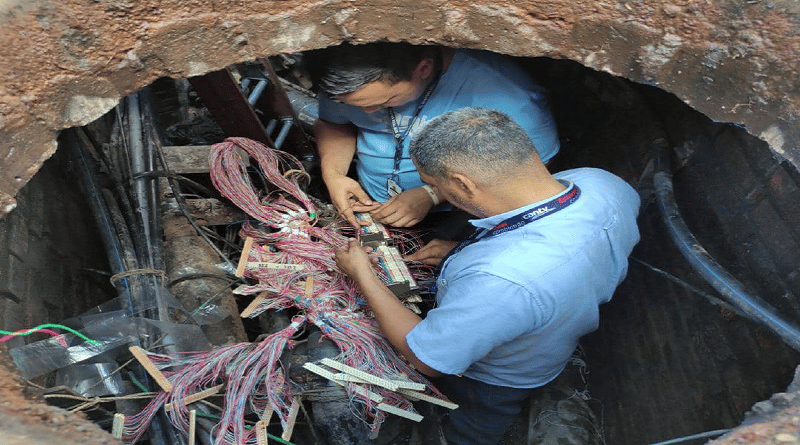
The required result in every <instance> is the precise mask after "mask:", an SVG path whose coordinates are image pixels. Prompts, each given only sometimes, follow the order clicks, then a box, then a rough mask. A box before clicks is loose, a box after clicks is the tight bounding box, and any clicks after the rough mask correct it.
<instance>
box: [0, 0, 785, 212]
mask: <svg viewBox="0 0 800 445" xmlns="http://www.w3.org/2000/svg"><path fill="white" fill-rule="evenodd" d="M761 3H764V4H763V5H762V4H758V5H755V4H753V5H750V4H748V5H745V6H741V7H739V9H737V10H736V11H733V12H731V11H728V10H726V9H725V8H724V5H721V4H714V3H708V4H705V5H703V6H698V5H683V6H680V5H673V4H671V3H670V4H667V3H666V2H660V1H655V0H649V1H648V0H645V1H643V2H638V3H635V4H629V3H620V4H617V5H605V6H602V5H593V4H583V3H580V2H578V3H576V2H571V1H562V2H556V3H553V4H551V5H549V6H548V10H547V11H537V10H535V9H536V8H537V6H535V5H525V4H516V3H515V4H511V3H504V2H495V3H486V2H479V3H473V4H468V5H463V4H450V3H448V2H440V3H436V4H429V5H426V6H420V5H414V6H415V7H413V8H412V7H411V6H409V7H405V6H403V5H396V4H395V5H393V6H392V8H391V9H389V10H387V9H386V8H385V7H384V5H376V4H368V3H363V4H362V2H359V1H358V0H355V1H351V2H342V1H340V0H322V1H318V2H307V1H299V2H291V3H290V2H287V3H282V4H280V5H272V6H259V7H257V8H250V7H248V8H246V9H243V8H241V6H237V5H234V4H231V5H228V7H227V9H224V10H220V7H219V6H218V5H210V6H211V7H209V8H205V9H200V8H199V7H198V8H196V9H186V8H184V9H180V8H178V7H177V6H174V5H173V6H166V5H165V6H164V7H165V8H167V9H169V8H178V9H177V10H176V11H172V12H175V14H171V13H170V12H171V10H165V11H162V14H161V15H159V16H153V15H152V11H149V10H148V9H147V5H146V2H143V3H142V4H130V5H128V4H119V5H115V6H114V7H113V8H111V7H110V6H108V5H106V4H105V3H104V2H99V3H97V4H92V5H89V6H87V5H78V4H74V5H72V6H71V7H74V9H75V12H71V11H69V12H67V11H68V7H67V6H68V5H61V6H58V7H57V8H48V7H47V6H46V5H44V4H39V3H31V2H21V1H13V0H12V1H9V2H6V3H4V5H3V6H5V8H6V9H5V11H6V12H7V14H6V15H5V16H4V17H3V19H0V20H2V23H3V24H4V27H6V26H7V27H8V29H7V30H6V31H11V32H9V33H8V34H6V33H3V32H0V45H2V44H3V43H5V44H6V45H4V46H6V51H9V48H10V49H11V51H10V53H19V54H18V55H17V56H15V57H13V58H12V60H10V61H9V65H14V64H15V63H22V64H23V66H21V67H17V66H7V67H4V68H3V69H4V70H10V69H15V72H14V74H12V73H10V72H7V73H3V74H4V77H6V78H8V79H9V82H8V83H7V85H6V87H7V88H8V89H9V91H26V85H27V86H30V82H31V79H30V76H28V80H24V76H26V74H23V73H29V70H26V69H24V68H25V66H26V64H27V65H29V64H31V63H33V62H31V59H36V58H35V57H34V58H30V57H20V55H22V56H24V53H25V52H26V51H28V48H27V47H25V46H20V45H28V46H29V42H30V39H24V42H21V41H20V40H19V37H18V36H17V35H16V34H18V32H17V31H19V29H20V28H21V29H24V30H25V32H26V33H27V34H31V35H36V36H37V38H38V41H37V42H36V43H37V45H39V46H42V49H46V50H47V51H45V52H44V53H45V54H46V56H44V58H43V59H42V60H38V61H37V63H38V64H39V65H37V66H42V65H46V66H49V65H52V66H56V67H58V68H60V71H58V72H57V74H54V75H52V76H51V77H49V78H48V77H47V74H46V72H45V74H44V75H45V77H44V79H43V80H44V82H42V78H41V77H40V78H38V79H34V80H33V81H34V82H39V84H40V85H42V84H43V85H44V88H40V89H39V90H38V91H30V92H27V91H26V94H25V95H23V96H20V95H14V94H9V93H6V94H5V96H2V95H0V98H3V97H5V98H6V99H8V101H7V102H6V105H7V108H6V109H5V110H3V111H2V112H0V147H2V148H0V150H6V153H3V154H2V156H0V171H2V172H3V173H4V174H0V193H2V195H0V196H3V200H4V205H3V206H2V207H0V217H2V216H4V215H5V214H7V213H8V212H9V211H10V210H11V209H13V197H14V196H15V195H16V194H17V192H18V191H19V190H20V188H21V187H22V186H24V184H25V183H27V182H28V180H29V179H30V178H31V177H32V175H33V173H35V172H36V171H37V170H38V169H39V167H41V165H42V163H43V162H44V160H45V159H46V158H47V157H49V154H48V153H50V149H49V147H51V146H53V145H54V141H55V138H56V136H57V134H58V131H60V130H62V129H64V128H68V127H71V126H80V125H85V124H88V123H90V122H92V121H93V120H95V119H97V118H98V117H100V116H102V115H103V114H104V113H106V112H108V111H109V110H110V109H112V108H113V107H114V106H115V104H116V103H118V102H119V101H120V100H121V99H122V98H123V97H124V96H125V95H127V94H130V93H132V92H134V91H136V90H138V89H139V88H142V87H144V86H146V85H148V84H149V83H151V82H152V81H154V80H155V79H157V78H159V77H164V76H168V77H173V78H179V77H189V76H194V75H199V74H203V73H206V72H210V71H214V70H218V69H221V68H223V67H225V66H228V65H231V64H233V63H237V62H241V61H248V60H253V59H256V58H258V57H265V56H268V55H272V54H278V53H282V52H287V53H292V52H298V51H304V50H309V49H314V48H320V47H324V46H328V45H333V44H337V43H339V42H342V41H352V42H368V41H375V40H381V39H388V40H406V41H409V42H412V43H420V44H422V43H424V44H442V45H446V46H459V47H469V48H478V49H486V50H491V51H495V52H499V53H505V54H509V55H514V56H528V57H538V56H546V57H551V58H566V59H571V60H575V61H578V62H580V63H582V64H583V65H584V66H587V67H589V68H593V69H597V70H600V71H604V72H608V73H610V74H613V75H617V76H621V77H624V78H627V79H629V80H632V81H634V82H641V83H646V84H650V85H654V86H657V87H660V88H662V89H664V90H666V91H670V92H673V93H674V94H675V95H676V96H677V97H679V98H681V99H682V100H683V101H684V102H685V103H687V104H689V105H690V106H692V107H694V108H695V109H697V110H698V111H700V112H702V113H704V114H706V115H707V116H708V117H710V118H711V119H714V120H716V121H718V122H730V123H733V124H736V125H740V126H743V127H745V128H746V129H747V130H748V131H749V132H750V133H751V134H754V135H756V136H758V137H760V138H762V139H764V140H765V141H766V142H767V143H768V144H769V146H770V147H771V149H772V150H773V151H774V152H775V153H776V154H777V155H779V156H781V157H783V158H784V159H787V160H789V161H790V162H792V163H793V164H794V165H795V166H798V165H800V150H798V149H797V146H798V145H800V144H798V142H800V134H798V132H799V131H800V130H798V128H800V96H797V97H794V96H795V95H794V93H793V92H792V90H791V85H789V84H785V83H784V84H782V83H780V80H777V79H778V78H780V77H783V78H785V79H792V78H794V77H796V76H794V75H793V73H796V72H797V67H792V66H791V65H790V61H791V60H796V57H794V58H793V57H782V55H788V56H792V55H795V56H796V55H798V54H800V45H798V44H797V43H792V41H786V42H775V41H770V38H772V39H773V40H775V39H779V38H781V37H783V38H788V37H787V36H791V34H792V33H791V32H790V31H792V29H795V28H796V27H797V25H796V22H797V17H798V16H800V6H798V5H796V4H795V3H792V2H789V3H787V2H781V1H777V0H773V1H771V2H761ZM109 8H110V9H109ZM115 8H122V9H125V10H126V11H127V12H126V13H125V14H124V15H119V11H117V9H115ZM12 11H13V12H12ZM198 11H200V13H198ZM209 11H211V12H209ZM726 14H727V15H726ZM92 17H95V18H100V19H102V20H105V22H106V24H105V27H104V26H102V23H100V24H96V26H95V28H96V30H97V31H98V32H99V31H103V29H107V30H109V31H111V32H112V33H121V34H120V35H119V36H118V39H119V40H126V39H127V41H122V42H120V41H117V40H116V39H115V38H112V37H110V36H107V35H103V34H97V35H95V34H91V35H88V34H87V35H84V34H81V33H80V32H79V31H81V29H82V28H80V27H76V26H77V25H76V24H75V23H73V22H75V21H76V20H80V19H81V18H92ZM165 17H167V18H165ZM654 17H655V18H654ZM751 18H756V19H757V20H756V21H755V22H754V21H753V20H750V19H751ZM717 19H722V20H721V22H720V23H719V24H715V25H714V26H713V28H714V29H715V30H716V31H715V32H720V33H723V34H725V36H723V37H717V36H715V35H713V34H709V31H708V29H706V28H702V29H699V28H694V30H695V31H696V32H695V34H697V35H698V37H697V38H693V36H692V35H691V33H690V34H687V33H686V28H687V26H689V25H690V24H694V23H695V22H697V23H699V24H700V25H705V24H706V23H705V22H704V20H711V21H714V20H717ZM745 19H747V20H745ZM726 20H727V22H726ZM123 21H124V22H125V23H124V24H125V25H126V26H124V27H123V26H122V25H123V23H122V22H123ZM693 21H694V22H693ZM739 22H741V23H739ZM745 22H747V23H749V24H750V25H753V26H758V25H759V24H761V25H762V27H763V28H764V29H763V33H766V34H768V35H766V36H764V37H759V36H757V35H750V34H747V33H745V31H742V29H743V28H742V23H745ZM131 24H133V25H137V26H138V27H137V26H134V27H131V26H129V25H131ZM45 25H46V26H45ZM793 26H794V27H795V28H792V27H793ZM775 30H777V31H775ZM781 30H782V31H781ZM84 31H85V30H84ZM76 33H77V34H76ZM742 33H745V34H747V35H744V34H742ZM763 33H762V34H763ZM740 34H742V36H740ZM114 35H115V36H116V34H114ZM70 36H72V37H70ZM92 36H94V39H90V40H91V41H87V40H86V39H87V38H90V37H92ZM697 39H700V40H697ZM703 39H706V40H703ZM26 42H27V43H26ZM87 42H89V43H87ZM87 44H88V46H86V45H87ZM15 47H17V48H16V49H17V50H18V51H17V50H15ZM739 47H742V48H739ZM742 51H744V52H742ZM748 51H749V52H748ZM16 68H19V69H16ZM756 71H757V72H756ZM17 72H19V73H20V74H16V73H17ZM770 73H782V76H773V75H770ZM15 76H20V77H15ZM762 79H766V80H762ZM787 81H788V80H787ZM787 81H784V82H787ZM732 82H733V83H732ZM736 82H739V83H740V85H737V84H736ZM765 82H774V83H769V84H768V85H766V86H765V85H764V83H765ZM1 89H2V86H0V90H1ZM2 92H3V91H0V93H2ZM753 99H756V100H755V102H754V101H753ZM43 135H48V137H49V138H50V139H49V140H43ZM30 154H33V155H32V156H31V155H30ZM12 158H13V159H12ZM9 197H11V198H9Z"/></svg>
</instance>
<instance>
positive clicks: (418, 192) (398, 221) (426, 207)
mask: <svg viewBox="0 0 800 445" xmlns="http://www.w3.org/2000/svg"><path fill="white" fill-rule="evenodd" d="M432 207H433V200H432V199H431V197H430V195H429V194H428V192H427V191H425V189H423V188H422V187H417V188H413V189H410V190H406V191H403V192H401V193H399V194H397V195H395V196H393V197H392V199H390V200H388V201H386V202H385V203H383V205H381V206H380V207H378V208H377V209H374V210H372V211H371V212H370V213H371V214H372V219H373V220H375V221H377V222H379V223H381V224H388V225H390V226H394V227H411V226H413V225H414V224H416V223H418V222H420V221H422V219H423V218H425V215H427V214H428V211H430V209H431V208H432Z"/></svg>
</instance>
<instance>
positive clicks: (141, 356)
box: [128, 346, 172, 392]
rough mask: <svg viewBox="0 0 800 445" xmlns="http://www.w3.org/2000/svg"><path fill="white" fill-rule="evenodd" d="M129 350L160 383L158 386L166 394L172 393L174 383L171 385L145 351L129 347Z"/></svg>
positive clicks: (136, 347)
mask: <svg viewBox="0 0 800 445" xmlns="http://www.w3.org/2000/svg"><path fill="white" fill-rule="evenodd" d="M128 350H129V351H131V354H133V357H134V358H135V359H136V360H138V361H139V363H140V364H141V365H142V367H144V369H145V371H147V373H148V374H150V377H152V378H153V380H155V381H156V383H158V386H160V387H161V389H162V390H163V391H164V392H172V383H170V381H169V380H168V379H167V377H166V376H165V375H164V374H162V373H161V371H159V370H158V368H156V365H155V364H154V363H153V362H152V361H151V360H150V358H149V357H148V356H147V353H146V352H145V350H144V349H142V348H140V347H138V346H129V347H128Z"/></svg>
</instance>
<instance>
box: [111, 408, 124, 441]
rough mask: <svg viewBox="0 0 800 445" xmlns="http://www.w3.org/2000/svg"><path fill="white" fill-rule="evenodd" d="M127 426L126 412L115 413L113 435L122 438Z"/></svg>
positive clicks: (112, 426) (112, 425)
mask: <svg viewBox="0 0 800 445" xmlns="http://www.w3.org/2000/svg"><path fill="white" fill-rule="evenodd" d="M124 427H125V414H122V413H116V414H114V423H112V424H111V435H112V436H113V437H114V439H117V440H122V430H123V428H124Z"/></svg>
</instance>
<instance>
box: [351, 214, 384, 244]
mask: <svg viewBox="0 0 800 445" xmlns="http://www.w3.org/2000/svg"><path fill="white" fill-rule="evenodd" d="M356 218H358V220H359V221H363V222H366V223H367V224H366V225H362V226H361V227H359V232H360V236H359V238H360V239H361V245H363V246H373V247H374V246H378V245H381V244H387V245H391V244H392V237H391V235H389V231H388V230H386V227H384V226H383V224H381V223H379V222H375V221H374V220H373V219H372V215H370V214H369V213H356Z"/></svg>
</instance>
